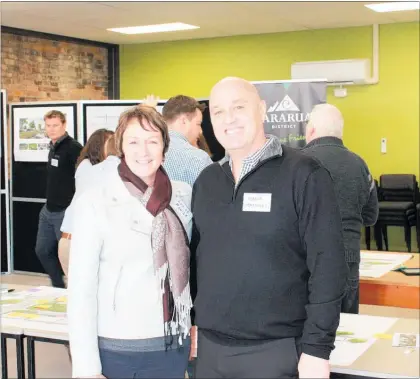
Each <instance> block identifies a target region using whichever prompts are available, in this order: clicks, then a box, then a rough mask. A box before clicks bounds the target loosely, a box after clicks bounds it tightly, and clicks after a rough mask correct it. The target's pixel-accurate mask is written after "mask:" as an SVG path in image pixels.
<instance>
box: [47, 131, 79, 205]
mask: <svg viewBox="0 0 420 379" xmlns="http://www.w3.org/2000/svg"><path fill="white" fill-rule="evenodd" d="M81 150H82V145H80V143H79V142H77V141H76V140H75V139H73V138H72V137H70V136H68V135H66V136H65V137H64V138H62V139H60V140H58V141H57V142H56V143H55V144H54V145H52V146H51V148H50V152H49V154H48V165H47V209H48V210H49V211H50V212H61V211H64V210H65V209H66V208H67V207H68V206H69V205H70V203H71V200H72V199H73V195H74V192H75V183H74V174H75V172H76V162H77V158H78V157H79V154H80V151H81Z"/></svg>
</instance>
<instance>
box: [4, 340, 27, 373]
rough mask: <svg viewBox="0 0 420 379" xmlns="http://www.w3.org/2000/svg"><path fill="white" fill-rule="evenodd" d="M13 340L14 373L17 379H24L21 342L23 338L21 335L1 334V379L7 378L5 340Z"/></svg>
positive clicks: (23, 356) (23, 358) (23, 357)
mask: <svg viewBox="0 0 420 379" xmlns="http://www.w3.org/2000/svg"><path fill="white" fill-rule="evenodd" d="M8 338H13V339H14V340H16V366H17V367H16V369H17V370H16V371H17V377H18V379H25V355H24V347H23V340H24V338H25V336H24V335H23V334H17V335H16V334H9V333H1V365H2V369H1V375H2V378H3V379H7V378H8V377H9V374H8V363H7V339H8Z"/></svg>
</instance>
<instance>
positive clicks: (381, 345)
mask: <svg viewBox="0 0 420 379" xmlns="http://www.w3.org/2000/svg"><path fill="white" fill-rule="evenodd" d="M355 317H357V316H355ZM404 332H406V333H415V334H418V333H419V320H415V319H398V320H397V322H396V323H395V324H394V325H393V326H392V327H391V328H390V329H389V330H388V331H387V332H386V334H389V335H391V334H394V333H404ZM405 350H406V349H405V348H402V347H393V346H392V340H390V339H378V340H377V341H376V342H375V343H374V344H373V345H372V346H371V347H370V348H369V349H368V350H367V351H366V352H365V353H364V354H363V355H362V356H361V357H359V358H358V359H357V360H356V361H355V362H354V363H353V364H352V365H351V366H347V367H340V366H336V367H333V368H332V372H335V373H340V374H347V375H352V376H353V375H355V376H362V377H374V378H419V377H420V358H419V349H416V350H415V351H413V352H412V353H410V354H405V353H404V351H405Z"/></svg>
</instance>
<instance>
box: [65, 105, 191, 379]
mask: <svg viewBox="0 0 420 379" xmlns="http://www.w3.org/2000/svg"><path fill="white" fill-rule="evenodd" d="M115 143H116V149H117V152H118V154H119V156H120V157H121V163H120V165H119V166H118V167H117V168H116V169H115V171H114V172H112V173H109V174H108V175H107V178H106V179H105V180H104V183H102V184H101V185H99V186H97V187H96V188H93V189H91V190H88V191H86V192H85V193H83V194H82V195H81V196H80V197H79V198H78V199H77V201H76V202H75V209H74V212H75V214H74V217H75V219H76V220H77V222H76V223H75V225H74V226H73V237H72V245H71V254H70V267H69V284H68V322H69V340H70V349H71V355H72V365H73V377H80V378H82V377H83V378H87V377H106V378H109V379H111V378H183V377H184V374H185V370H186V367H187V364H188V356H189V349H190V337H189V331H190V327H191V322H190V309H191V306H192V304H191V298H190V288H189V254H190V253H189V247H188V245H189V238H190V236H191V226H192V214H191V212H190V210H189V208H190V203H191V187H190V186H189V185H187V184H185V183H180V182H172V183H171V182H170V180H169V178H168V176H167V174H166V173H165V171H164V170H163V168H162V166H161V165H162V162H163V159H164V154H165V152H166V150H167V148H168V145H169V135H168V130H167V126H166V124H165V122H164V120H163V118H162V116H161V115H160V114H159V113H158V112H157V111H156V110H155V109H154V108H152V107H149V106H145V105H140V106H137V107H134V108H131V109H129V110H127V111H125V112H124V113H123V114H122V115H121V116H120V120H119V124H118V128H117V130H116V133H115Z"/></svg>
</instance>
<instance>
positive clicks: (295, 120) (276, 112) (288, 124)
mask: <svg viewBox="0 0 420 379" xmlns="http://www.w3.org/2000/svg"><path fill="white" fill-rule="evenodd" d="M308 120H309V113H308V112H301V110H300V109H299V107H298V106H297V105H296V103H295V102H294V101H293V100H292V98H291V97H290V96H289V95H286V96H284V97H283V100H281V101H278V100H277V101H276V102H275V103H274V104H273V105H271V106H270V107H269V108H268V110H267V114H266V115H265V122H266V123H269V124H270V127H271V129H294V128H296V127H298V126H299V123H302V122H306V121H308Z"/></svg>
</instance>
